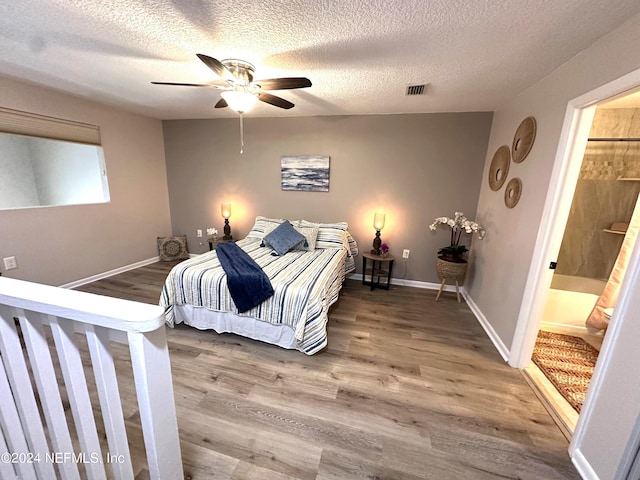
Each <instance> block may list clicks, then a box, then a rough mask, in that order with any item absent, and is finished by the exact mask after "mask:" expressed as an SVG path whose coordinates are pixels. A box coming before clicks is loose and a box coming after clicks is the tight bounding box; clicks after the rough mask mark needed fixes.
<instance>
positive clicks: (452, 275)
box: [436, 258, 468, 284]
mask: <svg viewBox="0 0 640 480" xmlns="http://www.w3.org/2000/svg"><path fill="white" fill-rule="evenodd" d="M467 265H468V264H467V262H466V260H465V261H464V262H462V263H458V262H447V261H446V260H442V259H441V258H436V273H437V274H438V279H439V280H440V281H442V280H455V281H457V282H458V283H460V284H461V283H462V282H464V276H465V275H466V274H467Z"/></svg>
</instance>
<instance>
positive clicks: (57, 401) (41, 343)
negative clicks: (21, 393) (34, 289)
mask: <svg viewBox="0 0 640 480" xmlns="http://www.w3.org/2000/svg"><path fill="white" fill-rule="evenodd" d="M41 317H42V315H40V314H38V313H35V312H28V313H27V314H26V316H25V313H21V315H19V317H18V318H19V320H20V328H21V330H22V335H23V337H24V343H25V346H26V347H27V353H28V355H29V363H30V364H31V370H32V372H33V377H34V380H35V383H36V387H37V389H38V393H39V398H40V405H41V407H42V411H43V412H44V418H45V420H46V422H47V427H48V429H49V438H50V439H51V444H52V446H53V448H52V451H51V452H50V453H51V454H58V455H59V454H63V453H69V454H70V453H71V452H73V443H72V442H71V435H70V433H69V427H68V425H67V420H66V417H65V413H64V408H63V406H62V399H61V398H60V388H59V387H58V382H57V380H56V372H55V369H54V367H53V361H52V359H51V354H50V350H49V344H48V341H47V338H46V336H45V334H44V329H43V328H42V318H41ZM63 458H64V457H63ZM65 460H66V459H65ZM43 461H44V459H43ZM56 464H57V466H58V469H59V470H60V474H61V475H62V477H63V478H65V479H67V478H68V479H74V480H75V479H78V480H79V479H80V474H79V472H78V465H77V464H76V463H74V462H71V461H62V462H57V463H56Z"/></svg>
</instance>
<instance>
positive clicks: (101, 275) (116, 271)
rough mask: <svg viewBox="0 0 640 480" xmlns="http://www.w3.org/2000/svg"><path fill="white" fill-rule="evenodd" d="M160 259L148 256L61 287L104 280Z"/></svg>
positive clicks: (74, 286) (72, 286) (77, 285)
mask: <svg viewBox="0 0 640 480" xmlns="http://www.w3.org/2000/svg"><path fill="white" fill-rule="evenodd" d="M159 261H160V257H153V258H148V259H146V260H142V261H140V262H136V263H132V264H130V265H125V266H124V267H119V268H116V269H114V270H109V271H108V272H103V273H98V274H97V275H92V276H90V277H87V278H81V279H80V280H76V281H74V282H70V283H65V284H64V285H60V287H61V288H76V287H80V286H81V285H86V284H87V283H91V282H95V281H97V280H102V279H103V278H107V277H111V276H113V275H117V274H119V273H124V272H128V271H129V270H133V269H135V268H140V267H144V266H145V265H151V264H152V263H156V262H159Z"/></svg>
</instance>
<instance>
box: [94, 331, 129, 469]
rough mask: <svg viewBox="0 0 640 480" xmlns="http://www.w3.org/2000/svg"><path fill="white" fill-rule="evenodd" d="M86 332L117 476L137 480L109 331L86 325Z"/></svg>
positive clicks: (113, 466)
mask: <svg viewBox="0 0 640 480" xmlns="http://www.w3.org/2000/svg"><path fill="white" fill-rule="evenodd" d="M85 330H86V334H87V343H88V345H89V353H90V355H91V363H92V365H93V372H94V376H95V378H96V388H97V389H98V397H99V398H100V407H101V409H102V418H103V420H104V425H105V430H106V433H107V442H108V444H109V452H108V453H109V455H110V456H115V458H117V459H118V461H117V462H112V463H111V466H112V468H113V473H114V475H115V477H116V479H118V480H130V479H133V466H132V465H131V454H130V452H129V443H128V441H127V431H126V429H125V425H124V416H123V414H122V404H121V403H120V391H119V388H118V382H117V378H116V369H115V366H114V364H113V356H112V354H111V351H110V348H109V332H108V330H107V329H105V328H103V327H96V326H93V325H85Z"/></svg>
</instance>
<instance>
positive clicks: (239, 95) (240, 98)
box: [220, 90, 258, 113]
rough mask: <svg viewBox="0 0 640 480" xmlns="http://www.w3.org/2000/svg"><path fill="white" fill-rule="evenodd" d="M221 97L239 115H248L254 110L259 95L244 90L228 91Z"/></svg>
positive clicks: (222, 93)
mask: <svg viewBox="0 0 640 480" xmlns="http://www.w3.org/2000/svg"><path fill="white" fill-rule="evenodd" d="M220 95H221V96H222V98H224V99H225V101H226V102H227V104H228V105H229V107H230V108H231V109H233V110H235V111H236V112H238V113H246V112H248V111H249V110H251V109H252V108H253V106H254V105H255V104H256V102H257V101H258V95H256V94H253V93H249V92H246V91H244V90H226V91H224V92H221V93H220Z"/></svg>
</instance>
